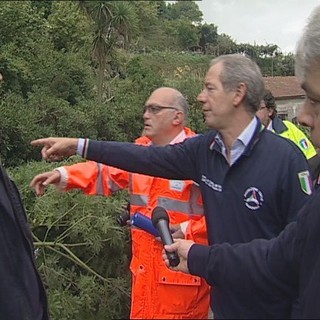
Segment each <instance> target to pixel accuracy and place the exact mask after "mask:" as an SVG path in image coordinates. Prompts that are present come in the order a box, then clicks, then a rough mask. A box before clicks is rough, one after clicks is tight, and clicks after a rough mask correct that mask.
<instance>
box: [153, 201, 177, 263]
mask: <svg viewBox="0 0 320 320" xmlns="http://www.w3.org/2000/svg"><path fill="white" fill-rule="evenodd" d="M151 219H152V223H153V225H154V227H155V228H156V229H157V230H158V232H159V234H160V238H161V240H162V243H163V244H164V245H170V244H173V239H172V235H171V232H170V229H169V216H168V213H167V212H166V210H165V209H164V208H162V207H156V208H154V209H153V211H152V216H151ZM166 255H167V257H168V260H169V264H170V266H171V267H176V266H177V265H178V264H179V263H180V259H179V256H178V255H177V254H176V253H175V252H168V251H166Z"/></svg>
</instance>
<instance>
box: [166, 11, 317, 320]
mask: <svg viewBox="0 0 320 320" xmlns="http://www.w3.org/2000/svg"><path fill="white" fill-rule="evenodd" d="M295 69H296V75H297V76H298V78H299V79H300V83H301V87H302V88H303V89H304V90H305V93H306V100H305V102H304V105H303V107H302V109H301V110H300V114H299V116H298V121H299V122H300V123H301V124H303V125H305V126H308V127H310V129H311V140H312V141H313V143H314V145H315V146H317V147H320V6H318V7H316V8H315V9H314V11H313V12H312V14H311V16H310V18H309V21H308V24H307V25H306V27H305V29H304V32H303V34H302V36H301V38H300V40H299V42H298V46H297V51H296V57H295ZM318 181H319V179H318ZM319 208H320V191H319V189H318V190H317V191H316V192H315V193H314V195H313V196H312V197H311V198H310V200H309V201H308V202H307V204H306V205H305V206H304V207H303V208H302V210H301V211H300V213H299V215H298V219H297V221H296V222H292V223H290V224H289V225H288V226H287V227H286V228H285V229H284V230H283V232H282V233H280V235H279V236H278V237H277V238H274V239H272V240H269V241H267V240H262V239H260V240H254V241H252V242H250V243H247V244H239V245H233V246H231V245H229V244H222V245H213V246H211V247H204V246H198V245H196V244H193V243H191V242H187V241H179V240H178V241H177V242H176V243H175V244H173V245H172V246H166V249H167V250H168V251H178V253H179V256H180V259H181V263H180V265H179V266H178V268H177V269H178V270H181V271H184V272H190V273H191V274H195V275H198V276H202V277H204V278H205V279H206V280H207V281H208V283H209V284H212V285H215V286H218V287H220V286H221V287H225V288H228V287H232V288H242V290H243V294H245V295H255V294H256V293H257V292H259V294H260V295H266V296H269V295H270V294H273V295H274V296H279V297H281V296H282V297H283V298H284V299H285V298H286V297H290V296H293V295H296V294H298V295H299V297H300V300H301V312H302V313H301V316H302V318H304V319H319V318H320V303H319V297H320V245H319V240H320V232H319V230H320V214H319ZM164 259H165V260H166V257H164ZM166 263H167V265H168V261H166Z"/></svg>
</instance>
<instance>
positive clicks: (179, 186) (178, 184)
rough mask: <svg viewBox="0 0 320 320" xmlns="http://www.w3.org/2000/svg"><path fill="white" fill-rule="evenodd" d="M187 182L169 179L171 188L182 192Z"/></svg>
mask: <svg viewBox="0 0 320 320" xmlns="http://www.w3.org/2000/svg"><path fill="white" fill-rule="evenodd" d="M184 185H185V182H184V181H181V180H170V181H169V188H170V190H173V191H179V192H182V190H183V189H184Z"/></svg>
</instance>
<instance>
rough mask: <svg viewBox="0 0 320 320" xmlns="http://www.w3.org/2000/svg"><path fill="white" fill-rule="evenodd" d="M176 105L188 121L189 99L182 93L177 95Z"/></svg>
mask: <svg viewBox="0 0 320 320" xmlns="http://www.w3.org/2000/svg"><path fill="white" fill-rule="evenodd" d="M176 105H177V107H179V109H181V111H182V112H183V113H184V115H185V119H186V120H187V118H188V109H189V105H188V102H187V99H186V98H185V97H184V96H183V95H182V93H180V92H179V93H177V97H176Z"/></svg>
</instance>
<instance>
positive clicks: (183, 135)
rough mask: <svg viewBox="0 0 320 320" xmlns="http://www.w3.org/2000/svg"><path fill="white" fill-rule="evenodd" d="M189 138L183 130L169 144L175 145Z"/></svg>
mask: <svg viewBox="0 0 320 320" xmlns="http://www.w3.org/2000/svg"><path fill="white" fill-rule="evenodd" d="M186 138H187V135H186V133H185V131H184V130H181V132H180V133H179V134H178V135H177V136H176V137H175V138H173V140H171V142H170V143H169V144H175V143H179V142H182V141H184V140H185V139H186Z"/></svg>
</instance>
